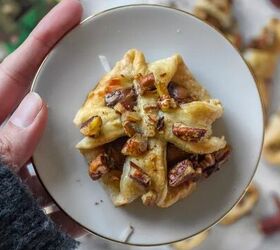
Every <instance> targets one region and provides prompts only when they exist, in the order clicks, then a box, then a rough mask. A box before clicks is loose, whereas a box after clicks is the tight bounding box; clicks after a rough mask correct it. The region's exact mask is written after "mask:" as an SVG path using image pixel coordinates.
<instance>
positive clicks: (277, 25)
mask: <svg viewBox="0 0 280 250" xmlns="http://www.w3.org/2000/svg"><path fill="white" fill-rule="evenodd" d="M279 54H280V20H278V19H272V20H270V21H269V23H268V24H267V25H266V26H265V27H264V28H263V30H262V32H261V33H260V34H259V36H257V37H256V38H255V39H253V40H252V41H251V43H250V44H249V45H248V46H247V48H246V49H245V50H244V53H243V56H244V58H245V60H246V61H247V62H248V64H249V65H250V66H251V68H252V70H253V72H254V74H255V76H256V80H257V84H258V88H259V91H260V94H261V97H262V101H263V105H264V109H265V113H267V111H268V108H269V103H270V85H271V81H272V78H273V75H274V72H275V68H276V65H277V61H278V59H279Z"/></svg>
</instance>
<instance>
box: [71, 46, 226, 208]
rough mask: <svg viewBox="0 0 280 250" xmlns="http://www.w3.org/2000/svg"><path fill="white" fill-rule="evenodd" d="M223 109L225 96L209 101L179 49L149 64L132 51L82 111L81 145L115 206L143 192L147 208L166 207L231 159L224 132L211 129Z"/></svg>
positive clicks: (78, 122) (79, 122) (77, 119)
mask: <svg viewBox="0 0 280 250" xmlns="http://www.w3.org/2000/svg"><path fill="white" fill-rule="evenodd" d="M222 114H223V107H222V104H221V103H220V101H219V100H217V99H211V97H210V95H209V94H208V92H207V91H206V90H205V89H204V88H203V87H202V86H201V85H200V84H199V83H198V82H197V81H196V80H195V78H194V77H193V76H192V74H191V72H190V71H189V69H188V68H187V66H186V65H185V63H184V61H183V59H182V57H181V56H180V55H178V54H176V55H174V56H171V57H169V58H166V59H162V60H159V61H156V62H153V63H147V62H146V60H145V57H144V55H143V53H142V52H140V51H138V50H136V49H132V50H129V51H128V52H127V53H126V54H125V55H124V58H123V59H122V60H121V61H119V62H117V64H116V65H115V67H114V68H113V69H112V71H111V72H109V73H107V74H106V75H105V76H104V77H103V78H102V79H101V81H100V82H99V83H98V84H97V87H96V88H95V89H94V90H92V91H91V92H90V93H89V94H88V97H87V99H86V101H85V103H84V105H83V106H82V108H81V109H80V110H79V111H78V113H77V114H76V117H75V119H74V123H75V124H76V125H77V126H78V127H80V132H81V133H82V134H83V135H84V138H83V139H82V140H81V141H80V142H79V143H78V144H77V149H79V150H80V152H81V153H82V154H83V155H84V156H85V158H86V159H87V161H88V163H89V175H90V176H91V178H92V179H93V180H101V182H102V183H103V184H104V185H105V187H106V189H107V190H108V192H109V194H110V196H111V199H112V201H113V203H114V205H115V206H121V205H125V204H128V203H131V202H133V201H134V200H136V199H138V198H141V199H142V201H143V203H144V204H145V205H147V206H159V207H168V206H171V205H172V204H174V203H175V202H177V201H179V200H181V199H183V198H184V197H186V196H188V195H189V194H190V193H191V192H192V191H193V190H194V189H195V187H196V186H197V184H198V182H199V181H200V180H202V179H205V178H208V177H209V176H210V175H211V174H212V173H213V172H215V171H217V170H219V168H220V165H221V164H222V163H224V162H225V161H226V159H227V158H228V156H229V151H230V150H229V147H228V146H227V143H226V141H225V138H224V137H215V136H213V135H212V124H213V123H214V121H215V120H216V119H218V118H220V117H221V116H222ZM170 152H173V153H170ZM174 152H175V153H174ZM177 156H180V157H177ZM176 157H177V158H176Z"/></svg>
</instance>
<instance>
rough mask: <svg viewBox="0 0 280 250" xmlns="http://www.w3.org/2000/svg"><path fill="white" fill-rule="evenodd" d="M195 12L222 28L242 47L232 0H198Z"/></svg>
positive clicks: (235, 44) (236, 44) (238, 46)
mask: <svg viewBox="0 0 280 250" xmlns="http://www.w3.org/2000/svg"><path fill="white" fill-rule="evenodd" d="M194 14H195V15H196V16H197V17H199V18H200V19H202V20H205V21H206V22H207V23H209V24H211V25H213V26H214V27H216V28H217V29H218V30H220V31H221V32H222V33H223V34H224V35H225V36H226V37H227V38H228V39H229V40H230V41H231V43H232V44H233V45H234V46H235V47H236V48H238V49H240V48H241V45H242V44H241V43H242V41H241V36H240V33H239V31H238V29H237V25H236V21H235V20H234V18H233V15H232V0H196V2H195V7H194Z"/></svg>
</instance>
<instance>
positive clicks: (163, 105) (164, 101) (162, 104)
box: [158, 96, 177, 112]
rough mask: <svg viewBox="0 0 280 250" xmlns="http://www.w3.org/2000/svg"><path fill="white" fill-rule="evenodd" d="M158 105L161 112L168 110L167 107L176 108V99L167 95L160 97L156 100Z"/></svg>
mask: <svg viewBox="0 0 280 250" xmlns="http://www.w3.org/2000/svg"><path fill="white" fill-rule="evenodd" d="M158 106H159V108H160V109H161V110H162V111H163V112H165V111H168V110H169V109H173V108H177V104H176V101H175V100H174V99H173V98H171V97H169V96H163V97H161V99H160V100H159V102H158Z"/></svg>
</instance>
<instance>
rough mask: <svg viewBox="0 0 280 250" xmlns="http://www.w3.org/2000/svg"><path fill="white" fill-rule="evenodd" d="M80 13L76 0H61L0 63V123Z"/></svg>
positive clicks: (73, 24)
mask: <svg viewBox="0 0 280 250" xmlns="http://www.w3.org/2000/svg"><path fill="white" fill-rule="evenodd" d="M81 15H82V7H81V4H80V2H79V1H78V0H64V1H62V2H61V3H60V4H58V5H57V6H56V7H54V8H53V10H52V11H51V12H50V13H49V14H48V15H47V16H46V17H45V18H44V19H43V20H42V21H41V22H40V23H39V25H38V26H37V27H36V28H35V29H34V31H33V32H32V33H31V34H30V36H29V37H28V38H27V39H26V41H25V42H24V43H23V44H22V45H21V46H20V47H19V48H18V49H17V50H16V51H15V52H14V53H13V54H11V55H10V56H8V57H7V58H6V59H5V60H4V61H3V63H2V64H0V100H1V105H0V124H1V123H2V122H3V121H4V120H5V118H6V117H7V116H8V114H9V113H11V112H12V111H13V109H14V108H15V106H16V105H17V104H18V103H19V102H20V100H21V99H22V98H23V97H24V95H25V94H26V93H27V91H28V90H29V86H30V82H31V81H32V79H33V77H34V75H35V73H36V71H37V70H38V68H39V66H40V64H41V62H42V61H43V59H44V58H45V56H46V55H47V54H48V52H49V51H50V49H51V48H52V47H53V46H54V45H55V44H56V43H57V42H58V41H59V40H60V39H61V38H62V37H63V36H64V35H65V34H66V33H67V32H68V31H69V30H71V29H72V28H73V27H74V26H76V25H77V24H78V23H79V22H80V20H81Z"/></svg>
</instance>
